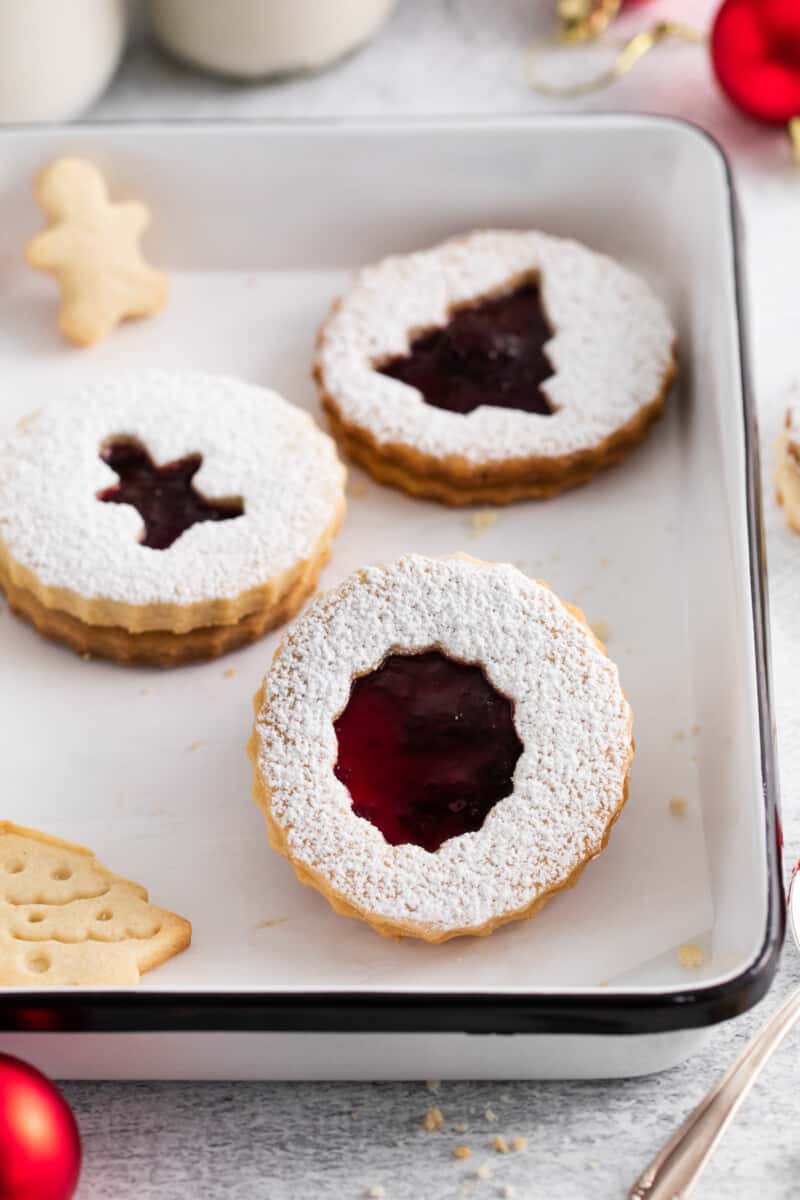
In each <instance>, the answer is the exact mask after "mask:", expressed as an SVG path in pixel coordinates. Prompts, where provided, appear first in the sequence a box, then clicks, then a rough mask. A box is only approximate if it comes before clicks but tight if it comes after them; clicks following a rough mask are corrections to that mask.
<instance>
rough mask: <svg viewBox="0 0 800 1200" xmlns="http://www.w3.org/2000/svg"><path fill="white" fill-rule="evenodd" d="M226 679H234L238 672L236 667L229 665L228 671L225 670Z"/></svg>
mask: <svg viewBox="0 0 800 1200" xmlns="http://www.w3.org/2000/svg"><path fill="white" fill-rule="evenodd" d="M223 674H224V676H225V678H226V679H233V677H234V675H235V674H236V667H228V669H227V671H225V672H223Z"/></svg>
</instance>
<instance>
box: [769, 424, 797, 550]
mask: <svg viewBox="0 0 800 1200" xmlns="http://www.w3.org/2000/svg"><path fill="white" fill-rule="evenodd" d="M775 491H776V495H777V499H778V504H781V505H783V510H784V512H785V514H786V524H787V525H788V526H789V528H790V529H791V530H793V531H794V532H795V533H800V461H798V458H797V456H796V455H795V454H794V453H793V452H792V444H791V442H790V441H789V436H788V434H786V433H782V434H781V436H780V438H779V439H778V462H777V466H776V468H775Z"/></svg>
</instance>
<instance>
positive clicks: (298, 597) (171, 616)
mask: <svg viewBox="0 0 800 1200" xmlns="http://www.w3.org/2000/svg"><path fill="white" fill-rule="evenodd" d="M344 478H345V472H344V468H343V467H342V465H341V463H340V462H339V460H338V457H337V455H336V448H335V446H334V443H333V441H332V440H331V439H330V438H329V437H327V435H326V434H324V433H322V432H321V431H320V430H319V429H318V428H317V427H316V425H315V424H314V422H313V420H312V419H311V417H310V416H308V414H307V413H304V412H302V411H301V410H300V409H298V408H295V407H294V406H293V405H291V404H288V403H287V402H286V401H285V400H283V399H282V398H281V397H280V396H278V395H277V394H276V393H275V392H270V391H266V390H265V389H263V388H258V387H253V386H251V385H249V384H245V383H242V382H241V381H239V380H236V379H227V378H224V377H216V376H212V375H204V374H200V373H196V372H179V373H169V372H164V371H144V372H138V373H132V374H129V375H123V376H119V377H116V378H114V379H110V380H108V381H107V382H105V383H99V384H93V385H91V386H89V387H87V388H85V389H84V390H83V391H81V392H79V393H78V394H77V395H74V396H72V397H65V398H64V399H61V400H60V401H58V402H57V403H54V404H53V405H51V406H49V407H47V408H44V409H41V410H40V411H39V412H37V413H34V414H33V415H32V416H30V417H28V418H26V419H25V420H24V421H22V422H21V423H20V424H19V425H18V427H17V428H16V429H15V430H14V431H13V432H12V433H11V434H10V435H9V436H8V437H7V438H6V439H5V441H4V442H2V443H0V586H2V587H3V589H4V590H5V591H6V593H7V595H8V600H9V603H10V605H11V607H12V609H13V610H14V611H15V612H17V613H18V614H19V615H20V616H23V617H25V618H26V619H27V620H29V621H30V622H32V624H34V625H35V626H36V627H37V629H39V630H40V632H41V633H43V634H45V635H46V636H48V637H52V638H56V639H58V640H60V641H63V642H66V643H67V645H69V646H71V647H72V648H73V649H74V650H76V651H78V652H79V653H81V654H89V655H99V656H102V657H107V658H112V659H116V660H118V661H120V662H139V663H153V664H156V665H160V666H171V665H173V664H176V663H182V662H187V661H190V660H192V659H201V658H211V657H214V656H216V655H218V654H223V653H225V652H226V651H228V650H232V649H234V648H236V647H238V646H242V645H245V644H246V643H247V642H250V641H253V640H254V639H255V638H258V637H261V636H262V635H263V634H264V633H265V632H266V631H267V630H269V629H271V628H273V627H274V626H275V625H277V624H280V623H281V622H282V621H286V620H288V619H289V618H290V617H291V616H293V615H294V613H295V612H296V611H297V610H298V608H299V607H300V606H301V604H302V603H303V602H304V600H305V599H306V598H307V597H308V595H309V594H310V593H311V592H313V591H314V589H315V587H316V584H317V580H318V577H319V573H320V570H321V569H322V567H323V565H324V564H325V562H326V561H327V559H328V558H329V556H330V547H331V542H332V539H333V537H334V534H335V533H336V532H337V530H338V528H339V526H340V524H341V521H342V518H343V515H344V508H345V500H344Z"/></svg>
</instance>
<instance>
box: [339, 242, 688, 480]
mask: <svg viewBox="0 0 800 1200" xmlns="http://www.w3.org/2000/svg"><path fill="white" fill-rule="evenodd" d="M674 346H675V332H674V330H673V327H672V325H671V323H670V320H669V317H668V315H667V312H666V310H665V308H664V305H663V304H662V303H661V301H660V300H659V299H658V297H657V296H656V295H655V293H654V292H653V290H652V289H651V288H650V287H649V285H648V284H647V283H646V282H645V281H644V280H643V279H641V278H640V277H639V276H638V275H635V274H633V273H632V272H631V271H629V270H627V269H626V268H625V267H623V266H621V265H620V264H619V263H617V262H615V261H614V260H613V259H610V258H606V257H605V256H604V255H601V254H596V253H594V252H593V251H591V250H588V249H587V248H586V247H585V246H581V245H579V244H578V243H577V242H572V241H565V240H563V239H560V238H554V237H548V236H546V235H545V234H542V233H535V232H479V233H473V234H470V235H469V236H466V237H462V238H456V239H454V240H452V241H448V242H444V243H443V244H442V245H440V246H436V247H434V249H432V250H426V251H421V252H419V253H416V254H407V255H400V256H395V257H391V258H386V259H384V260H383V262H380V263H378V264H377V265H376V266H371V267H367V268H366V269H365V270H363V271H361V272H360V273H359V274H358V276H357V277H356V280H355V282H354V284H353V286H352V287H351V289H350V291H348V292H347V293H346V294H345V295H344V296H343V297H342V298H341V300H339V301H338V303H337V304H336V305H335V306H334V308H333V311H332V313H331V315H330V317H329V318H328V320H327V322H326V323H325V325H323V327H322V330H321V331H320V336H319V344H318V350H317V357H316V362H315V376H316V379H317V381H318V383H319V386H320V389H321V392H322V402H323V405H324V408H325V410H326V412H327V414H328V417H329V420H330V424H331V427H332V429H333V432H334V434H335V435H336V437H337V439H338V440H339V442H340V444H341V445H342V446H343V447H344V449H345V450H346V451H347V453H348V454H349V455H350V457H351V458H353V459H354V460H355V461H356V462H359V463H361V465H362V466H364V467H365V468H366V469H367V470H368V471H369V472H370V474H372V475H373V476H374V477H375V478H376V479H378V480H380V481H381V482H383V483H389V484H393V485H395V486H396V487H399V488H402V489H403V490H404V491H406V492H410V493H411V494H412V495H417V496H425V497H428V498H430V499H433V500H440V501H443V502H445V503H447V504H471V503H480V502H488V503H493V504H505V503H508V502H510V501H513V500H521V499H524V498H526V497H534V498H542V497H547V496H554V495H556V494H557V493H558V492H561V491H563V490H564V489H565V488H569V487H574V486H575V485H576V484H580V483H584V482H585V481H586V480H587V479H589V478H591V476H592V475H594V474H595V472H596V471H598V470H599V469H600V468H601V467H605V466H608V465H609V464H611V463H614V462H617V461H618V460H619V459H620V458H622V457H623V455H624V454H625V453H626V452H627V451H628V450H629V449H630V447H631V446H632V445H633V444H634V443H636V442H638V441H639V440H640V439H641V438H642V437H643V436H644V434H645V432H646V431H647V429H648V427H649V426H650V424H651V423H652V422H653V421H654V420H655V418H656V417H658V416H659V414H660V413H661V411H662V408H663V405H664V398H665V395H666V392H667V389H668V388H669V385H670V383H671V381H672V379H673V376H674V373H675V351H674Z"/></svg>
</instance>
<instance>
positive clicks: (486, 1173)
mask: <svg viewBox="0 0 800 1200" xmlns="http://www.w3.org/2000/svg"><path fill="white" fill-rule="evenodd" d="M491 1173H492V1172H491V1170H490V1169H489V1164H488V1163H481V1165H480V1166H479V1167H477V1168H476V1169H475V1178H476V1179H488V1178H489V1177H490V1175H491Z"/></svg>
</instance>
